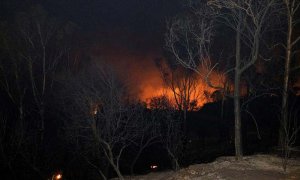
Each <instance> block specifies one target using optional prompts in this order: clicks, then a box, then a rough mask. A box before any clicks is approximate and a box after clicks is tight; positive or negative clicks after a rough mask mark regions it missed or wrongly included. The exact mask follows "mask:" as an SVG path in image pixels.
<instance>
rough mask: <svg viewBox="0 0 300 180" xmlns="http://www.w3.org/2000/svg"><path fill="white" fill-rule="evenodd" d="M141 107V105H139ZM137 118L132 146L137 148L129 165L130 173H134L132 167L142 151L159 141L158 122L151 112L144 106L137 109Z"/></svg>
mask: <svg viewBox="0 0 300 180" xmlns="http://www.w3.org/2000/svg"><path fill="white" fill-rule="evenodd" d="M141 108H142V107H141ZM137 114H138V117H139V120H138V121H136V124H137V125H136V126H137V129H136V137H135V139H134V141H133V146H134V147H135V148H136V149H137V152H136V155H135V156H134V158H133V161H132V163H131V165H130V171H131V174H134V167H135V164H136V162H137V160H138V159H139V157H140V156H141V154H142V152H143V151H144V150H145V149H146V148H147V147H149V146H151V145H153V144H156V143H158V142H159V141H160V136H161V134H160V132H159V122H157V121H156V120H157V119H156V117H154V116H153V113H151V112H146V111H145V109H144V108H142V109H139V110H138V111H137Z"/></svg>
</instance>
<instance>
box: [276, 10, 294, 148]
mask: <svg viewBox="0 0 300 180" xmlns="http://www.w3.org/2000/svg"><path fill="white" fill-rule="evenodd" d="M292 22H293V18H292V17H291V16H290V15H288V33H287V41H286V57H285V67H284V77H283V90H282V105H281V122H280V123H281V124H280V129H279V146H281V145H283V143H284V138H285V137H284V136H285V135H284V132H283V127H284V125H285V123H287V121H288V95H289V93H288V91H289V74H290V64H291V51H292V29H293V24H292Z"/></svg>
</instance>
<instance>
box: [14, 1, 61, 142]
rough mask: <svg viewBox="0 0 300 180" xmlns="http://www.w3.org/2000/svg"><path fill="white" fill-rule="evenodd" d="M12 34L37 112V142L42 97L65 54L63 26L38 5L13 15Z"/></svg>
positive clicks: (41, 128)
mask: <svg viewBox="0 0 300 180" xmlns="http://www.w3.org/2000/svg"><path fill="white" fill-rule="evenodd" d="M15 26H16V34H15V35H16V36H17V37H18V38H19V40H18V42H19V46H20V47H22V48H20V51H19V52H18V54H19V55H20V57H21V58H22V60H23V62H24V64H25V67H26V72H27V77H28V81H29V87H30V89H31V93H32V97H33V100H34V103H35V106H36V108H37V112H38V114H39V117H40V118H39V121H38V125H37V128H38V131H39V139H40V140H39V141H40V142H42V141H43V137H44V131H45V110H46V96H47V94H49V92H50V90H51V88H52V86H53V76H54V74H55V72H56V68H57V65H58V63H59V61H60V60H61V58H62V57H63V55H64V53H65V48H64V47H63V46H62V45H63V44H64V43H63V42H62V41H61V40H62V39H63V37H64V34H65V32H64V26H63V25H62V24H59V23H58V22H57V21H56V20H55V19H54V18H50V17H49V16H48V15H47V13H46V11H45V10H44V9H43V8H42V7H41V6H35V7H32V8H31V9H30V11H28V12H23V13H19V14H18V16H17V18H16V25H15Z"/></svg>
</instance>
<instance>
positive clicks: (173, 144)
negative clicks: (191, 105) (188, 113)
mask: <svg viewBox="0 0 300 180" xmlns="http://www.w3.org/2000/svg"><path fill="white" fill-rule="evenodd" d="M154 103H155V106H153V105H152V106H150V108H152V109H151V117H152V118H154V119H155V121H157V122H159V123H160V134H161V136H160V137H161V143H162V146H163V147H164V148H165V150H166V151H167V153H168V156H169V158H170V160H171V164H172V168H173V170H175V171H177V170H179V168H180V163H179V158H180V155H181V153H182V150H183V137H184V134H183V131H182V122H181V121H180V118H179V117H178V114H177V112H176V109H175V108H174V107H172V105H171V104H170V103H171V102H170V100H169V99H168V98H167V97H166V96H161V97H154V98H152V99H151V101H150V105H151V104H154Z"/></svg>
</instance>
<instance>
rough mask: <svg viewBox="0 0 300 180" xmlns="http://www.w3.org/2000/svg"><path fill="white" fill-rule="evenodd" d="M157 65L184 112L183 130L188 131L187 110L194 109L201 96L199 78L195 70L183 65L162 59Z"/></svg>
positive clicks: (179, 108) (167, 86)
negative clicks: (164, 61) (172, 63)
mask: <svg viewBox="0 0 300 180" xmlns="http://www.w3.org/2000/svg"><path fill="white" fill-rule="evenodd" d="M157 66H158V68H159V69H160V72H161V74H162V79H163V82H164V84H165V86H166V88H167V89H169V90H171V92H172V97H173V98H174V101H175V105H176V106H177V109H178V110H179V111H180V112H183V131H184V133H186V126H187V122H186V121H187V112H188V111H189V110H194V109H195V108H196V106H197V102H199V100H200V98H201V96H200V92H199V91H198V90H199V89H198V88H199V84H198V83H199V78H197V74H195V72H194V71H191V70H189V69H185V68H182V66H179V67H178V66H174V65H173V66H172V65H171V64H170V65H164V63H163V62H162V61H161V60H158V61H157Z"/></svg>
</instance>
